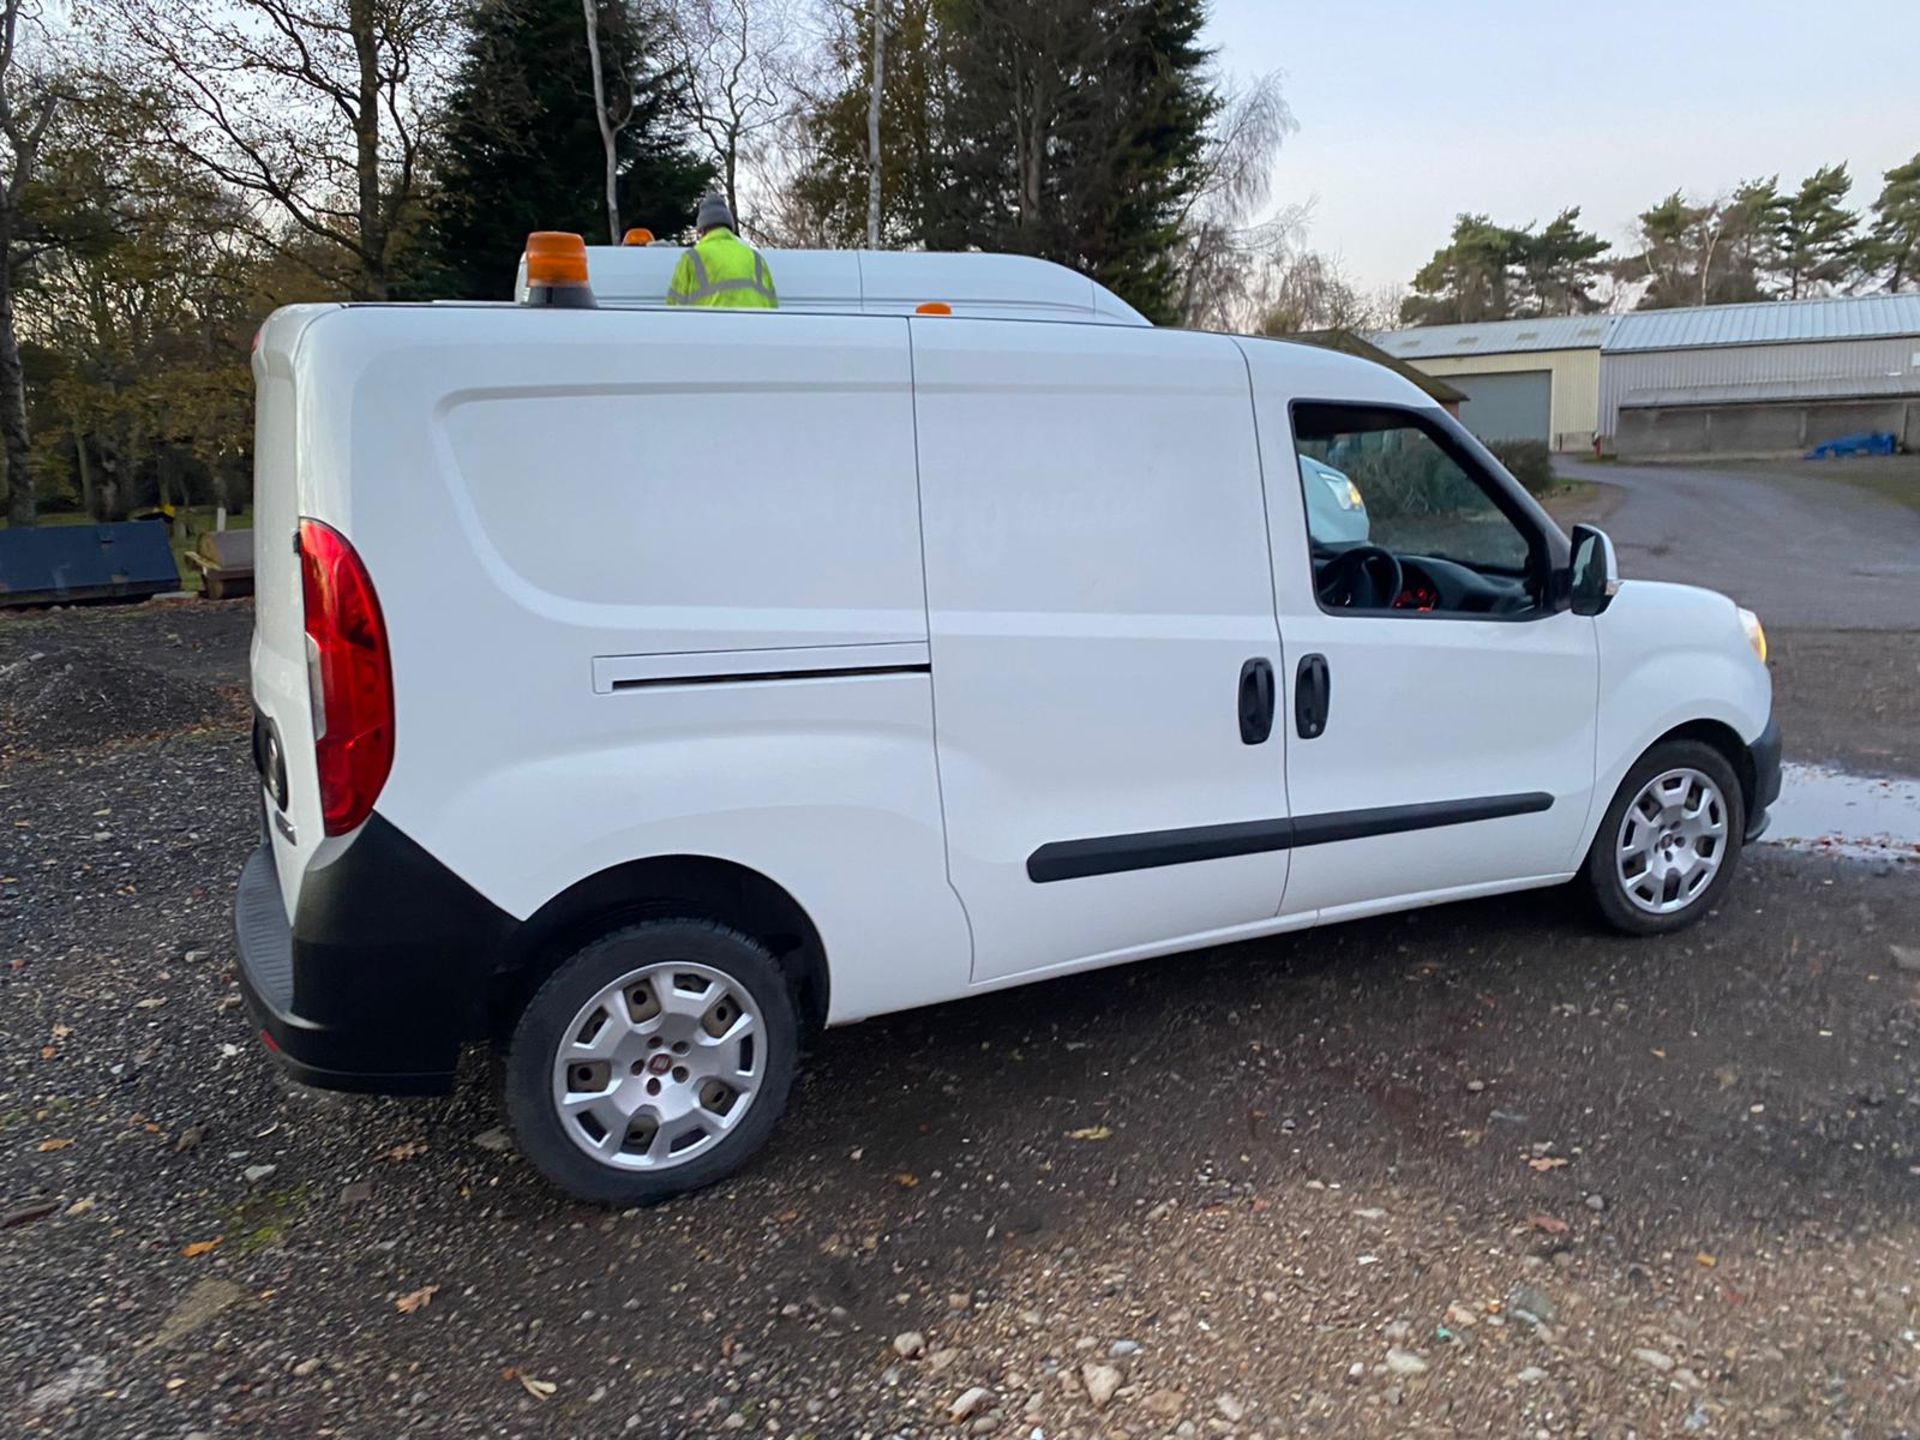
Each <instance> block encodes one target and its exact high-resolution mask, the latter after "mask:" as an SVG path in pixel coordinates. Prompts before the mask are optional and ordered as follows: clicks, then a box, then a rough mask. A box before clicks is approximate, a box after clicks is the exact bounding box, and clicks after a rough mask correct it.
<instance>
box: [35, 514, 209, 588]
mask: <svg viewBox="0 0 1920 1440" xmlns="http://www.w3.org/2000/svg"><path fill="white" fill-rule="evenodd" d="M179 588H180V570H179V567H178V566H176V565H175V564H174V563H173V551H172V550H170V549H169V548H168V547H167V527H166V526H165V525H164V524H162V523H160V522H159V521H154V520H122V521H119V522H117V523H115V524H111V525H41V526H35V527H32V528H29V529H24V530H12V529H8V530H0V605H57V604H65V603H67V602H69V601H75V600H145V599H146V598H148V597H149V596H152V595H160V594H163V593H165V592H166V591H169V590H178V589H179Z"/></svg>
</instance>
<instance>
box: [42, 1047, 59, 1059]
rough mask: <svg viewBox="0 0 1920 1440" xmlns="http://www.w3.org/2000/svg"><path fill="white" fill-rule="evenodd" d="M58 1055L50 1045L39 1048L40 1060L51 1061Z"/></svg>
mask: <svg viewBox="0 0 1920 1440" xmlns="http://www.w3.org/2000/svg"><path fill="white" fill-rule="evenodd" d="M59 1053H60V1052H59V1051H58V1050H56V1049H54V1048H53V1046H51V1045H42V1046H41V1047H40V1058H41V1059H42V1060H51V1059H53V1057H54V1056H56V1055H58V1054H59Z"/></svg>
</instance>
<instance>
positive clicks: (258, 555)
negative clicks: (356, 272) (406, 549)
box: [252, 305, 338, 918]
mask: <svg viewBox="0 0 1920 1440" xmlns="http://www.w3.org/2000/svg"><path fill="white" fill-rule="evenodd" d="M337 308H338V307H337V306H331V305H296V306H291V307H289V308H287V309H284V310H278V311H275V312H274V314H273V315H272V316H270V317H269V318H268V320H267V322H266V324H265V325H263V326H262V327H261V329H260V334H259V337H258V339H257V340H256V342H255V345H254V352H253V380H254V391H255V398H254V440H253V526H254V546H253V549H254V560H253V563H254V611H253V647H252V674H253V679H252V689H253V706H254V743H253V751H254V764H255V766H256V767H257V768H258V769H259V771H260V777H261V786H262V791H263V802H262V804H263V810H262V813H263V816H264V817H265V822H266V830H267V836H268V838H269V839H270V840H271V841H272V843H273V851H274V861H275V867H276V869H277V870H278V872H279V876H280V891H281V896H282V898H283V900H284V901H285V903H286V907H287V914H288V916H289V918H291V916H292V914H293V907H294V902H295V900H296V899H297V898H298V896H299V893H300V877H301V876H302V874H303V873H304V872H305V870H306V868H307V865H308V863H309V862H310V861H311V860H312V858H313V856H314V853H315V851H316V850H317V849H318V848H319V845H320V842H321V838H322V829H323V826H322V821H321V814H320V790H319V784H318V780H317V778H316V775H315V769H314V760H313V756H314V749H313V742H314V734H313V732H314V723H313V707H312V701H311V699H310V698H309V691H308V681H307V637H306V628H305V618H304V617H305V606H304V604H303V601H302V597H301V574H300V556H299V554H298V552H297V550H296V549H295V540H296V537H297V535H298V533H299V526H300V516H301V513H302V503H303V502H302V497H301V477H300V453H301V452H300V434H299V429H300V425H299V409H300V397H299V394H298V385H297V381H296V368H295V360H296V355H297V352H298V349H299V344H300V337H301V335H302V334H303V333H304V332H305V331H306V329H307V327H308V326H309V325H311V324H312V323H313V322H314V321H315V320H316V319H318V318H319V317H320V316H322V315H325V314H327V313H328V312H329V311H332V310H334V309H337Z"/></svg>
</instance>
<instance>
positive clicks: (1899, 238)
mask: <svg viewBox="0 0 1920 1440" xmlns="http://www.w3.org/2000/svg"><path fill="white" fill-rule="evenodd" d="M1885 179H1886V185H1885V186H1884V187H1883V188H1882V189H1881V191H1880V198H1879V199H1878V200H1875V201H1874V202H1873V232H1872V234H1871V235H1870V236H1869V238H1868V241H1867V255H1866V261H1867V268H1868V269H1869V270H1870V271H1871V272H1872V273H1873V274H1874V275H1875V276H1876V277H1879V278H1882V279H1884V281H1885V282H1886V287H1887V289H1889V290H1893V291H1899V290H1905V289H1909V288H1912V287H1914V286H1920V155H1915V156H1914V157H1913V159H1911V160H1909V161H1908V162H1907V163H1906V164H1904V165H1896V166H1894V168H1893V169H1891V170H1889V171H1887V173H1886V176H1885Z"/></svg>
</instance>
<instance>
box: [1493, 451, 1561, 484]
mask: <svg viewBox="0 0 1920 1440" xmlns="http://www.w3.org/2000/svg"><path fill="white" fill-rule="evenodd" d="M1487 449H1489V450H1491V451H1492V452H1493V458H1494V459H1496V460H1498V461H1499V462H1500V463H1501V464H1502V465H1504V466H1506V467H1507V469H1508V470H1510V471H1512V472H1513V478H1514V479H1516V480H1518V481H1519V482H1520V483H1521V484H1522V485H1524V486H1525V487H1526V489H1527V493H1528V494H1530V495H1544V494H1546V493H1547V492H1548V491H1549V490H1551V489H1553V483H1554V476H1553V452H1552V451H1550V450H1548V449H1547V442H1546V441H1544V440H1490V441H1488V442H1487Z"/></svg>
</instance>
